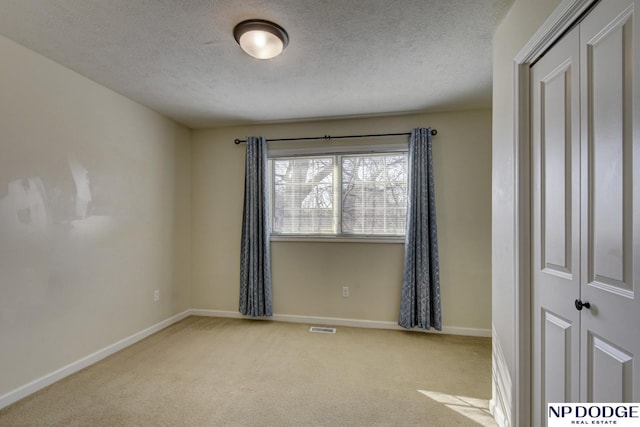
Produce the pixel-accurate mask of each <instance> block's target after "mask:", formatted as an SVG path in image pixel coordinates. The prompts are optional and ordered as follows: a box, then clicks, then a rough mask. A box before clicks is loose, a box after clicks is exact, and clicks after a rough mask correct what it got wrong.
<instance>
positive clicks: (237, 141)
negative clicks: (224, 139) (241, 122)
mask: <svg viewBox="0 0 640 427" xmlns="http://www.w3.org/2000/svg"><path fill="white" fill-rule="evenodd" d="M233 142H235V143H236V145H238V144H240V142H242V141H240V140H239V139H238V138H236V139H235V140H234V141H233Z"/></svg>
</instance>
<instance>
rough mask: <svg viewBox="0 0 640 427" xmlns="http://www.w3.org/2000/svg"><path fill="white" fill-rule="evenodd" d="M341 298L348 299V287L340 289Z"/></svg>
mask: <svg viewBox="0 0 640 427" xmlns="http://www.w3.org/2000/svg"><path fill="white" fill-rule="evenodd" d="M342 296H343V297H348V296H349V287H348V286H343V287H342Z"/></svg>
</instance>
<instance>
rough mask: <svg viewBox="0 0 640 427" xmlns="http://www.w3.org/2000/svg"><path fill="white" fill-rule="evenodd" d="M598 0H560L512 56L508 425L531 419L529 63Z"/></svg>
mask: <svg viewBox="0 0 640 427" xmlns="http://www.w3.org/2000/svg"><path fill="white" fill-rule="evenodd" d="M598 1H599V0H562V1H561V2H560V4H559V5H558V7H557V8H556V9H555V10H554V11H553V13H552V14H551V15H550V16H549V18H547V20H546V21H545V23H544V24H543V25H542V27H540V28H539V29H538V31H537V32H536V33H535V34H534V35H533V37H531V39H529V41H528V42H527V44H525V46H524V47H523V48H522V49H521V50H520V51H519V52H518V54H517V55H516V56H515V57H514V59H513V77H514V78H513V82H514V94H513V96H514V99H513V107H514V108H513V113H514V129H513V131H514V138H513V141H514V146H513V149H514V163H513V164H514V179H515V182H514V187H513V188H514V195H513V196H514V206H515V212H514V216H515V218H514V220H515V222H514V223H515V224H516V226H515V230H514V232H515V247H516V257H515V266H514V281H515V283H516V288H515V301H514V305H515V326H516V328H515V378H514V386H513V387H514V388H513V392H514V393H515V399H514V403H515V407H514V408H513V410H514V414H513V415H514V417H513V419H512V420H513V425H518V426H528V425H530V423H531V383H532V382H531V380H532V378H531V350H532V348H531V347H532V346H531V328H532V317H531V316H532V313H531V295H532V281H531V172H532V171H531V141H530V133H529V132H530V126H529V124H530V119H531V114H530V113H531V112H530V107H529V102H530V96H529V92H530V89H529V84H530V67H531V65H533V64H534V63H535V62H536V61H537V60H538V59H539V58H540V57H542V55H544V53H545V52H546V51H547V50H549V48H550V47H551V46H552V45H553V44H554V43H555V42H556V41H557V40H558V39H560V38H561V37H562V36H563V35H564V34H565V32H566V31H567V30H568V29H569V28H571V27H572V25H573V24H574V23H575V22H576V21H577V20H578V19H579V18H581V16H582V15H583V14H584V12H586V11H587V10H589V8H590V7H592V6H593V5H594V4H595V3H597V2H598Z"/></svg>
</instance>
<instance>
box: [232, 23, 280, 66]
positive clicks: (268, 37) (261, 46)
mask: <svg viewBox="0 0 640 427" xmlns="http://www.w3.org/2000/svg"><path fill="white" fill-rule="evenodd" d="M233 37H234V38H235V39H236V41H237V42H238V44H239V45H240V47H241V48H242V50H244V51H245V52H246V53H247V54H248V55H251V56H253V57H254V58H258V59H271V58H274V57H276V56H278V55H280V53H281V52H282V51H283V50H284V48H285V47H287V44H289V35H288V34H287V32H286V31H285V30H284V28H282V27H281V26H279V25H277V24H274V23H273V22H269V21H264V20H262V19H249V20H247V21H242V22H241V23H239V24H238V25H236V27H235V28H234V29H233Z"/></svg>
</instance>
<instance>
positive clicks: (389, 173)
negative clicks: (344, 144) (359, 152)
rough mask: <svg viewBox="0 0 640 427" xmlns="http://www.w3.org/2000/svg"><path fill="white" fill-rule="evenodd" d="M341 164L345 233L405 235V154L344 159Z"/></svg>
mask: <svg viewBox="0 0 640 427" xmlns="http://www.w3.org/2000/svg"><path fill="white" fill-rule="evenodd" d="M341 165H342V232H343V233H350V234H373V235H384V234H390V235H401V234H404V232H405V222H406V219H405V216H406V207H407V156H406V154H388V155H385V154H372V155H366V156H344V157H342V162H341Z"/></svg>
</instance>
